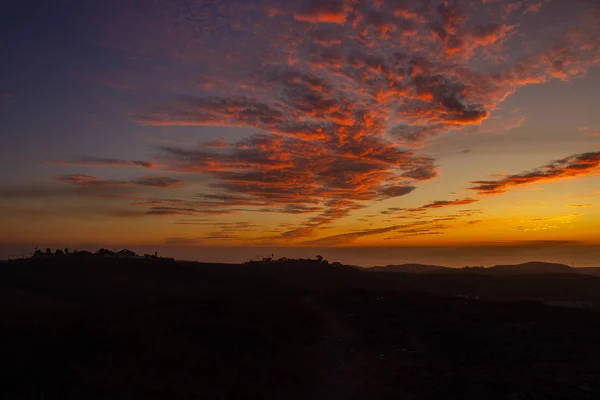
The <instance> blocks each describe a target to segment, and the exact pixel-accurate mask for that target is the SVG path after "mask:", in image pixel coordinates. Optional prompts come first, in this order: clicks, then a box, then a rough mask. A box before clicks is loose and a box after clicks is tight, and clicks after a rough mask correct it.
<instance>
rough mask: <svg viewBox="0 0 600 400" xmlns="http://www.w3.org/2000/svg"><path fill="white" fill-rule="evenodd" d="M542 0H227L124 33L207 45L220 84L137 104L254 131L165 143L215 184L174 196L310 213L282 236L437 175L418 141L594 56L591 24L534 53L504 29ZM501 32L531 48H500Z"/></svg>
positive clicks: (198, 203) (177, 162)
mask: <svg viewBox="0 0 600 400" xmlns="http://www.w3.org/2000/svg"><path fill="white" fill-rule="evenodd" d="M538 3H539V1H535V0H531V1H525V0H523V1H519V2H514V4H513V3H511V4H512V5H507V3H506V2H502V1H479V2H477V1H465V2H463V1H444V0H433V1H428V2H423V1H409V0H381V1H375V2H356V1H351V0H321V1H318V0H313V1H298V2H289V1H276V0H267V1H266V2H261V3H260V5H259V4H258V3H256V2H247V1H237V0H232V1H228V2H227V4H226V5H225V4H224V5H223V6H222V7H218V9H219V15H218V18H217V15H216V14H215V12H216V11H215V10H214V9H212V8H210V7H207V8H202V11H201V12H200V10H195V9H186V15H181V14H178V13H175V14H174V15H171V13H172V12H173V11H172V9H171V8H167V10H158V11H160V13H158V14H157V15H160V18H155V19H153V20H152V21H151V22H153V23H149V25H148V26H149V27H151V29H148V30H146V31H144V32H143V35H145V36H144V38H143V40H145V41H147V43H148V44H150V46H146V47H143V46H129V47H131V48H134V49H139V48H150V49H152V50H156V49H164V48H165V47H166V48H168V49H169V50H168V52H169V53H170V51H171V50H170V48H171V47H177V48H178V50H179V49H180V48H181V47H184V48H186V49H187V47H190V51H188V52H184V54H179V53H180V52H177V53H178V57H180V58H185V57H204V59H203V61H205V62H204V63H203V72H202V73H203V75H204V76H203V77H202V80H203V81H210V82H211V83H212V84H211V85H210V87H209V86H207V85H202V88H200V89H198V88H186V90H185V91H181V92H182V93H187V95H186V96H182V97H178V98H175V99H173V100H172V101H170V102H167V103H165V104H164V105H163V106H161V107H158V108H156V109H154V110H149V111H147V112H143V113H140V114H139V115H137V116H136V119H137V121H138V122H140V123H142V124H145V125H150V126H152V125H157V126H169V125H172V126H224V127H240V128H251V129H253V130H254V131H258V132H256V133H255V134H253V136H251V137H248V138H246V139H242V140H238V141H237V142H234V143H224V142H219V141H217V142H209V143H206V144H205V146H201V147H199V148H178V147H173V146H171V147H164V148H162V149H161V151H162V152H163V154H162V157H163V158H161V162H164V163H165V164H166V167H167V168H169V169H171V170H174V171H182V172H186V173H200V174H204V175H206V176H207V177H208V178H210V183H209V184H210V190H212V191H213V193H212V195H213V196H217V197H215V198H208V197H204V198H201V199H196V200H194V201H191V202H189V203H190V204H191V205H190V206H189V207H188V206H180V207H183V208H190V209H193V210H194V212H201V211H202V210H207V209H211V210H227V211H228V212H235V210H252V211H256V212H283V213H298V214H301V213H302V214H304V213H306V214H314V215H309V217H308V218H307V220H306V221H305V222H304V223H303V224H300V225H296V226H294V227H291V228H290V229H289V231H288V232H285V233H284V234H283V237H286V238H292V237H294V238H299V237H305V236H309V235H313V234H315V231H316V230H317V229H320V228H323V227H324V226H327V225H328V224H331V223H333V222H335V221H336V220H337V219H339V218H344V217H346V216H349V215H351V213H352V212H353V211H355V210H358V209H359V208H361V207H363V206H364V203H363V202H366V201H378V200H384V199H389V198H394V197H399V196H403V195H408V194H409V193H411V192H412V191H413V190H415V188H416V187H417V186H418V184H419V183H420V182H423V181H426V180H430V179H433V178H435V177H436V176H437V167H436V165H435V160H433V159H431V158H430V157H427V156H425V155H423V154H417V153H415V152H414V151H411V150H409V148H415V147H418V146H419V145H423V144H424V143H426V142H427V141H428V140H430V139H431V138H433V137H435V136H437V135H440V134H443V133H445V132H449V131H456V130H461V129H463V128H464V127H468V126H473V125H479V124H481V123H482V122H483V121H484V120H486V119H488V118H489V117H490V115H491V113H492V112H494V110H495V109H497V108H498V106H499V105H500V103H502V102H503V101H504V100H505V99H506V98H507V97H508V96H509V95H511V94H512V93H514V92H515V91H516V90H517V89H518V88H520V87H522V86H524V85H528V84H539V83H544V82H547V81H549V80H551V79H562V80H568V79H571V78H573V77H576V76H579V75H582V74H584V73H585V72H586V71H587V69H588V68H589V67H590V66H592V65H596V64H598V63H600V58H599V57H597V54H598V50H599V45H598V43H599V42H598V41H597V32H598V31H597V27H595V26H591V28H590V29H587V30H586V29H583V28H582V27H581V26H578V27H577V29H576V30H574V31H573V32H570V33H567V32H565V34H564V35H562V39H561V41H559V42H554V43H547V44H545V43H543V44H540V45H539V46H537V47H535V48H538V49H540V50H539V51H538V52H537V53H533V54H532V53H531V51H530V48H529V47H527V46H528V45H529V44H522V43H521V41H518V40H509V39H511V38H515V37H517V36H516V35H524V34H526V33H527V32H526V31H525V30H524V27H523V26H520V25H518V24H517V22H519V23H521V22H522V20H524V19H530V18H535V16H533V15H532V16H529V17H527V18H519V19H518V20H517V21H511V19H510V17H511V14H513V13H515V12H516V11H518V12H519V13H523V12H525V11H527V10H528V11H529V12H531V11H537V10H538V8H539V7H538ZM265 10H267V15H268V17H267V16H266V15H265ZM165 13H166V15H165ZM150 14H152V13H150ZM163 16H164V17H163ZM482 16H486V23H485V24H483V25H482V24H481V20H482V18H481V17H482ZM519 17H520V16H519ZM165 20H166V21H173V23H172V24H171V25H169V24H167V25H168V26H167V27H168V28H169V29H164V26H163V25H161V24H160V23H161V22H162V21H165ZM175 21H176V22H175ZM154 22H156V23H154ZM128 23H129V21H128V20H127V18H125V22H124V24H128ZM198 26H203V27H204V28H205V29H202V30H199V29H197V28H198ZM217 30H218V32H219V35H214V32H216V31H217ZM155 31H156V32H155ZM229 31H231V32H235V35H228V33H229ZM560 33H562V31H561V32H560ZM140 35H142V34H140ZM189 35H197V36H194V37H193V38H192V39H193V40H192V39H190V40H187V39H188V38H189ZM557 36H559V35H557ZM171 37H173V38H174V39H175V40H173V43H172V46H168V44H169V43H168V40H169V38H171ZM232 37H235V39H234V40H232ZM182 42H183V45H182V44H181V43H182ZM199 44H201V45H199ZM508 45H511V46H515V47H516V48H515V51H514V54H517V55H521V54H522V57H520V58H519V56H517V57H512V58H506V57H505V56H506V54H507V51H506V50H507V48H506V46H508ZM199 49H202V51H199ZM225 49H226V50H225ZM213 77H214V79H213ZM196 89H198V90H196ZM520 122H522V120H518V121H515V124H516V123H520ZM511 126H512V125H511ZM511 126H506V128H507V129H508V128H510V127H511ZM515 126H516V125H515ZM461 201H462V202H463V203H461ZM474 201H476V200H473V199H463V200H455V201H450V202H434V203H431V204H429V205H426V206H423V207H422V208H420V209H421V210H427V209H432V208H438V207H445V206H452V205H460V204H469V202H474ZM142 206H143V207H177V206H176V205H174V204H167V205H165V204H163V205H150V204H146V205H142ZM240 207H243V208H240ZM154 211H155V212H158V211H164V212H166V211H168V210H154Z"/></svg>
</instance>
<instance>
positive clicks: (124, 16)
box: [0, 0, 600, 266]
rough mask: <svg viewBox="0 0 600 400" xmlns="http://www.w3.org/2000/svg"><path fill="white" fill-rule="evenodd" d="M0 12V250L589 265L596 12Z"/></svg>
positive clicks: (331, 7) (596, 146)
mask: <svg viewBox="0 0 600 400" xmlns="http://www.w3.org/2000/svg"><path fill="white" fill-rule="evenodd" d="M11 3H12V4H10V5H8V6H7V5H4V7H3V11H2V15H1V16H0V23H1V26H2V27H3V29H2V30H3V34H2V35H1V36H0V47H1V49H2V55H3V57H2V59H3V60H4V61H3V62H2V64H1V65H0V68H1V74H0V218H1V224H0V226H1V227H0V244H1V245H3V246H5V248H7V249H13V248H17V247H18V246H30V247H31V246H37V245H39V246H46V245H50V244H52V245H61V246H75V245H77V246H82V247H85V246H86V245H87V246H91V247H93V246H96V245H106V246H109V245H111V246H121V245H122V246H125V245H128V246H146V247H149V248H151V247H152V246H154V247H161V246H164V247H168V248H178V247H180V248H184V247H185V248H190V247H212V246H219V247H226V248H235V249H239V248H241V247H247V248H252V249H256V248H264V249H268V251H269V252H270V251H274V252H276V253H277V249H279V248H286V249H289V248H299V249H302V250H301V251H305V252H308V251H309V250H310V249H313V248H320V249H321V248H334V249H333V250H332V251H339V249H338V248H352V249H354V248H365V247H367V248H368V247H377V248H383V249H387V248H465V249H470V250H469V251H476V249H478V248H498V247H499V248H536V247H540V248H546V249H548V248H550V249H553V253H552V254H559V253H560V249H565V250H564V251H565V252H569V254H571V253H572V252H573V250H572V249H573V247H577V246H581V248H582V249H586V250H585V251H586V252H588V254H590V253H589V252H595V253H594V254H596V255H599V256H600V251H598V249H599V248H600V175H599V173H600V2H599V1H596V0H446V1H441V0H431V1H427V0H419V1H417V0H309V1H306V0H294V1H289V0H252V1H249V0H244V1H242V0H152V1H136V0H106V1H98V0H56V1H51V2H50V1H32V2H11ZM11 246H12V247H11ZM307 249H308V250H307ZM6 251H7V252H10V251H11V250H6ZM236 251H237V250H236ZM265 251H266V250H265ZM370 251H372V249H371V250H370ZM424 251H426V250H424ZM465 251H466V250H465ZM236 254H239V253H236ZM252 254H254V255H256V254H255V251H254V250H253V253H252ZM244 256H245V255H244ZM220 257H222V259H223V261H228V260H230V258H231V257H229V256H228V254H227V251H223V252H221V256H220ZM213 258H214V257H213ZM555 259H556V260H560V261H564V260H562V259H560V257H557V258H555ZM598 260H599V261H600V259H598ZM413 261H419V260H418V259H414V260H413ZM523 261H527V260H523ZM550 261H552V260H550ZM590 263H592V262H591V261H590ZM599 266H600V265H599Z"/></svg>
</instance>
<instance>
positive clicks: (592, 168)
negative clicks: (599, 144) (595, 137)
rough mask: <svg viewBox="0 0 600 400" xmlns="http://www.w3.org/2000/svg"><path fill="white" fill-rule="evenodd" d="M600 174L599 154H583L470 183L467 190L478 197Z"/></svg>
mask: <svg viewBox="0 0 600 400" xmlns="http://www.w3.org/2000/svg"><path fill="white" fill-rule="evenodd" d="M598 172H600V152H594V153H583V154H576V155H573V156H569V157H566V158H562V159H560V160H556V161H553V162H551V163H550V164H547V165H544V166H543V167H540V168H537V169H534V170H532V171H530V172H526V173H523V174H516V175H508V176H506V177H503V178H501V179H497V180H489V181H475V182H472V183H473V184H474V185H475V186H473V187H471V188H469V189H470V190H474V191H476V192H477V193H478V194H480V195H488V194H499V193H504V192H506V191H507V190H508V189H510V188H513V187H518V186H524V185H529V184H531V183H535V182H547V181H556V180H561V179H566V178H574V177H579V176H589V175H595V174H597V173H598Z"/></svg>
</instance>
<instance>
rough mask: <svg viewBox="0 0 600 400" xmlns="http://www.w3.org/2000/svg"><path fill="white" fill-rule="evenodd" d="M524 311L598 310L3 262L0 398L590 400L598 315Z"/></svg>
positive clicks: (566, 284) (116, 263) (311, 272)
mask: <svg viewBox="0 0 600 400" xmlns="http://www.w3.org/2000/svg"><path fill="white" fill-rule="evenodd" d="M477 297H478V298H479V300H474V299H473V298H477ZM484 300H485V301H484ZM488 300H503V301H488ZM517 300H518V302H515V301H517ZM531 300H540V301H546V300H553V301H562V300H577V301H600V279H598V278H595V277H592V276H585V275H560V274H550V275H528V276H526V277H521V276H513V275H509V276H484V275H477V274H404V273H397V274H389V273H384V272H367V271H363V270H359V269H356V268H349V267H345V266H341V265H337V266H332V265H324V264H319V263H314V262H292V261H290V262H288V263H257V264H250V265H233V264H202V263H179V262H174V261H169V260H125V259H98V258H93V257H89V258H85V259H76V258H67V257H55V258H51V259H47V260H37V261H36V260H34V261H31V260H24V261H16V262H9V263H2V264H0V314H1V315H2V318H0V354H2V357H0V373H2V376H3V382H4V384H3V385H0V398H2V399H9V400H12V399H14V400H16V399H42V398H43V399H61V400H64V399H67V400H68V399H83V398H85V399H90V400H96V399H98V400H99V399H107V398H119V399H120V398H122V399H125V398H127V399H132V398H136V399H137V398H143V399H169V400H172V399H196V398H210V399H247V398H256V399H265V400H275V399H292V400H294V399H302V400H306V399H315V400H319V399H328V400H347V399H373V400H379V399H382V400H383V399H390V398H407V399H413V400H430V399H431V400H433V399H440V398H448V399H463V400H480V399H489V400H506V399H533V398H536V399H537V398H539V399H546V400H552V399H555V400H559V399H572V400H588V399H594V398H600V385H598V383H597V382H599V381H600V380H599V379H598V378H599V377H600V365H599V364H598V362H597V360H598V359H599V358H600V341H598V337H600V313H599V312H597V311H595V310H588V309H568V308H563V307H551V306H547V305H544V304H542V303H540V302H534V301H531ZM598 304H600V302H599V303H598ZM407 376H408V377H410V379H406V377H407Z"/></svg>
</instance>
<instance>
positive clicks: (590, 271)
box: [577, 267, 600, 277]
mask: <svg viewBox="0 0 600 400" xmlns="http://www.w3.org/2000/svg"><path fill="white" fill-rule="evenodd" d="M577 271H579V273H581V274H585V275H593V276H597V277H600V267H588V268H577Z"/></svg>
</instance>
